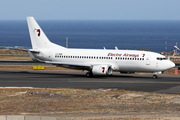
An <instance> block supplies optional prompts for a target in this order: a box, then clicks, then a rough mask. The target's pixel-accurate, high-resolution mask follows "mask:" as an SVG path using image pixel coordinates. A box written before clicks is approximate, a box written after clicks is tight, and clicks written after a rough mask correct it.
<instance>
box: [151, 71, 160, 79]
mask: <svg viewBox="0 0 180 120" xmlns="http://www.w3.org/2000/svg"><path fill="white" fill-rule="evenodd" d="M158 74H162V72H161V71H159V72H154V73H153V77H152V78H153V79H157V78H158V76H157V75H158Z"/></svg>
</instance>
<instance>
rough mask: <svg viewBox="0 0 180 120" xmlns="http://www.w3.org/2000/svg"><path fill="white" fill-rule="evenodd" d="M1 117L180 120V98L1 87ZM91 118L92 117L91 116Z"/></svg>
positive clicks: (90, 90) (170, 95)
mask: <svg viewBox="0 0 180 120" xmlns="http://www.w3.org/2000/svg"><path fill="white" fill-rule="evenodd" d="M0 114H1V115H4V114H10V115H17V114H31V115H37V114H38V115H50V116H52V115H56V116H58V115H61V116H64V117H65V116H66V117H67V114H69V116H68V117H72V118H78V117H79V116H80V115H82V116H81V118H82V119H103V120H106V119H107V120H108V119H112V120H117V119H133V120H134V119H135V120H136V119H156V120H158V119H171V118H173V119H174V118H176V119H180V95H175V94H158V93H147V92H135V91H125V90H116V89H96V90H92V89H69V88H67V89H62V88H56V89H47V88H41V89H38V88H36V89H31V88H11V89H10V88H0ZM89 115H91V116H89Z"/></svg>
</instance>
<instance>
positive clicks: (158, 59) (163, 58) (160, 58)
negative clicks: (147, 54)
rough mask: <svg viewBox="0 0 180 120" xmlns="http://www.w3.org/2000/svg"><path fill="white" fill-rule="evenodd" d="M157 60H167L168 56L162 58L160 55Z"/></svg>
mask: <svg viewBox="0 0 180 120" xmlns="http://www.w3.org/2000/svg"><path fill="white" fill-rule="evenodd" d="M157 60H167V58H160V57H157Z"/></svg>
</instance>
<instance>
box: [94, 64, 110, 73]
mask: <svg viewBox="0 0 180 120" xmlns="http://www.w3.org/2000/svg"><path fill="white" fill-rule="evenodd" d="M92 73H93V75H111V74H112V68H111V66H110V65H95V66H93V68H92Z"/></svg>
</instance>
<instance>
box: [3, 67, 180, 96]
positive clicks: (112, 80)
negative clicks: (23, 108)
mask: <svg viewBox="0 0 180 120" xmlns="http://www.w3.org/2000/svg"><path fill="white" fill-rule="evenodd" d="M85 74H86V72H82V71H33V70H3V69H1V70H0V87H38V88H86V89H100V88H104V89H124V90H131V91H144V92H158V93H176V94H180V75H166V74H162V75H159V77H158V79H152V74H120V73H113V75H112V76H109V77H108V76H96V77H92V78H88V77H86V76H85Z"/></svg>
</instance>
